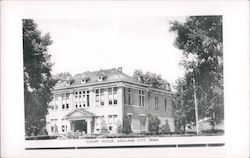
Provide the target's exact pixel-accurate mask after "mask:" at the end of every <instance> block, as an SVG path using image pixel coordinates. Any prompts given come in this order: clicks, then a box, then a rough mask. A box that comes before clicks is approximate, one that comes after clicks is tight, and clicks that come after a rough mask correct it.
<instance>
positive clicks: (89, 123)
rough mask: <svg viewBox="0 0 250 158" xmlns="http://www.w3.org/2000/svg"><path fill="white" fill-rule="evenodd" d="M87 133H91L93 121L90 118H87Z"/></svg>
mask: <svg viewBox="0 0 250 158" xmlns="http://www.w3.org/2000/svg"><path fill="white" fill-rule="evenodd" d="M87 134H91V121H90V119H88V120H87Z"/></svg>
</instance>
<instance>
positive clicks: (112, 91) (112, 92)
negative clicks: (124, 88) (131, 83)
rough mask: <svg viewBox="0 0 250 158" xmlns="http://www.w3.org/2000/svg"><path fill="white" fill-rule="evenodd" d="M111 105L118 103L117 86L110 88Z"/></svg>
mask: <svg viewBox="0 0 250 158" xmlns="http://www.w3.org/2000/svg"><path fill="white" fill-rule="evenodd" d="M108 100H109V105H113V104H114V105H116V104H117V87H112V88H108Z"/></svg>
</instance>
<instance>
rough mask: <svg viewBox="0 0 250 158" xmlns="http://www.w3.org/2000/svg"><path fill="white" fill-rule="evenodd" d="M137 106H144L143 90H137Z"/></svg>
mask: <svg viewBox="0 0 250 158" xmlns="http://www.w3.org/2000/svg"><path fill="white" fill-rule="evenodd" d="M139 105H140V106H144V105H145V92H144V91H143V90H139Z"/></svg>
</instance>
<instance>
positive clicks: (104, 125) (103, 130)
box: [101, 120, 109, 134]
mask: <svg viewBox="0 0 250 158" xmlns="http://www.w3.org/2000/svg"><path fill="white" fill-rule="evenodd" d="M108 132H109V129H108V126H107V123H106V122H105V120H102V122H101V134H107V133H108Z"/></svg>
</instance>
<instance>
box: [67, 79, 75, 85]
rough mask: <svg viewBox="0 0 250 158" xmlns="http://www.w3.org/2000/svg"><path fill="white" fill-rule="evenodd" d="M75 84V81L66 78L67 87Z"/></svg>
mask: <svg viewBox="0 0 250 158" xmlns="http://www.w3.org/2000/svg"><path fill="white" fill-rule="evenodd" d="M73 82H74V79H73V78H71V77H67V78H66V86H70V85H71V84H72V83H73Z"/></svg>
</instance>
